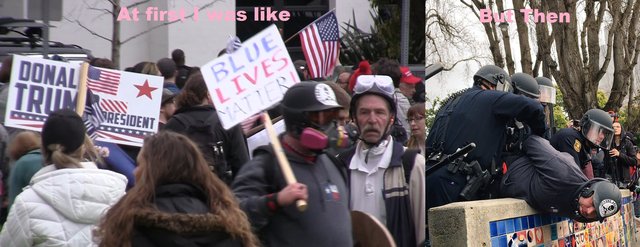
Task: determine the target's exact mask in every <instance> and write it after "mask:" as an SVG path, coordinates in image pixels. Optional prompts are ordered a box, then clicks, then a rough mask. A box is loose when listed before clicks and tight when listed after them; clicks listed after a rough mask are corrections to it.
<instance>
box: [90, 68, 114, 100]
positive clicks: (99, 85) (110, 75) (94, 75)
mask: <svg viewBox="0 0 640 247" xmlns="http://www.w3.org/2000/svg"><path fill="white" fill-rule="evenodd" d="M119 85H120V72H118V71H115V70H106V69H101V68H97V67H93V66H89V73H88V75H87V87H88V88H89V89H91V90H93V91H94V92H96V93H105V94H110V95H116V94H118V86H119Z"/></svg>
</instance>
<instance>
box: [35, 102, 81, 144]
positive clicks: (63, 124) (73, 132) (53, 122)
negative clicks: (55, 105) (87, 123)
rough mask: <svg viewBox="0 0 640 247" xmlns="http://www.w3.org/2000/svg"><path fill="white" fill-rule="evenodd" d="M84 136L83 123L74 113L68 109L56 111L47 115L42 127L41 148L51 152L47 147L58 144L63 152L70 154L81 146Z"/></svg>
mask: <svg viewBox="0 0 640 247" xmlns="http://www.w3.org/2000/svg"><path fill="white" fill-rule="evenodd" d="M85 135H86V129H85V127H84V122H83V121H82V118H80V116H78V114H76V112H74V111H72V110H69V109H61V110H56V111H54V112H51V113H50V114H49V116H48V117H47V121H45V122H44V126H42V146H43V147H45V148H46V149H47V150H48V151H52V150H50V149H49V145H51V144H60V145H61V146H62V147H63V150H64V151H63V152H64V153H66V154H70V153H72V152H74V151H76V150H77V149H78V148H79V147H80V146H82V143H84V138H85Z"/></svg>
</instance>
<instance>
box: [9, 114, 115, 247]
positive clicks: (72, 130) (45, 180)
mask: <svg viewBox="0 0 640 247" xmlns="http://www.w3.org/2000/svg"><path fill="white" fill-rule="evenodd" d="M41 140H42V155H43V157H44V164H45V166H44V167H43V168H42V169H40V170H39V171H38V172H37V173H36V174H35V175H33V178H32V179H31V182H30V185H29V187H27V189H25V190H24V191H23V192H22V193H20V194H19V195H18V196H17V197H16V199H15V201H14V202H13V205H12V206H11V210H10V211H9V216H8V218H7V222H6V223H5V224H4V228H3V229H2V232H1V233H0V246H89V245H91V244H92V243H93V241H92V238H91V231H92V228H93V227H94V226H95V225H96V224H97V223H98V222H99V221H100V219H101V218H102V216H103V214H104V213H105V212H106V211H107V209H108V208H109V207H111V205H113V204H115V203H116V202H117V201H118V200H119V199H120V197H122V195H124V193H125V186H126V184H127V179H126V178H125V177H124V176H122V175H120V174H117V173H115V172H112V171H107V170H101V169H98V167H97V166H96V164H95V163H93V162H85V161H84V157H85V155H86V154H87V153H88V152H87V151H88V150H87V149H92V147H87V145H86V144H85V141H86V130H85V127H84V122H83V121H82V118H80V116H78V114H76V113H75V112H73V111H71V110H67V109H65V110H58V111H54V112H52V113H50V114H49V116H48V117H47V120H46V121H45V123H44V126H43V127H42V138H41Z"/></svg>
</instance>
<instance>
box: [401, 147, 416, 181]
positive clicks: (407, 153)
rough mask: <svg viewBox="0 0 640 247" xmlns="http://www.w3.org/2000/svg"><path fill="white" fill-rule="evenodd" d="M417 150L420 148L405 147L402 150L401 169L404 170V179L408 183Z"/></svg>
mask: <svg viewBox="0 0 640 247" xmlns="http://www.w3.org/2000/svg"><path fill="white" fill-rule="evenodd" d="M419 152H420V150H418V149H407V150H404V153H403V154H402V169H403V170H404V179H405V181H406V182H407V183H409V180H410V178H411V170H413V165H414V164H415V161H416V156H417V155H418V153H419Z"/></svg>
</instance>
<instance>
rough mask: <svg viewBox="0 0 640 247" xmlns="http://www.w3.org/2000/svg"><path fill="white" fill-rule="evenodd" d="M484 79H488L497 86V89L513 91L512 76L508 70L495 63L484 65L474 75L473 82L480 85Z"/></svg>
mask: <svg viewBox="0 0 640 247" xmlns="http://www.w3.org/2000/svg"><path fill="white" fill-rule="evenodd" d="M482 80H485V81H488V82H489V83H491V85H493V86H495V87H496V90H501V91H509V92H510V91H511V90H509V88H510V86H511V78H510V77H509V74H507V72H506V71H504V70H503V69H502V68H500V67H498V66H495V65H485V66H482V67H481V68H480V69H479V70H478V71H477V72H476V74H475V75H473V84H474V85H480V84H482Z"/></svg>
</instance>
